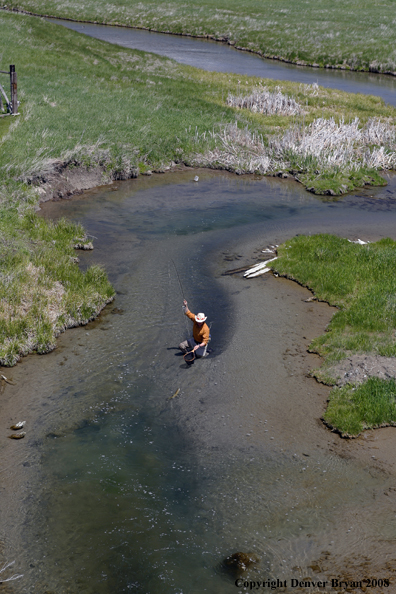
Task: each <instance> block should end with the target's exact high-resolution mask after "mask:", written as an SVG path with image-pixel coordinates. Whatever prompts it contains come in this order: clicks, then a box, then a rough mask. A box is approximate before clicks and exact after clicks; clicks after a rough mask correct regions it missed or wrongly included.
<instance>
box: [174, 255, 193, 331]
mask: <svg viewBox="0 0 396 594" xmlns="http://www.w3.org/2000/svg"><path fill="white" fill-rule="evenodd" d="M171 260H172V264H173V266H174V268H175V272H176V276H177V280H178V281H179V286H180V292H181V295H182V298H183V301H186V298H185V297H184V289H183V285H182V282H181V280H180V276H179V273H178V271H177V268H176V264H175V262H174V260H173V258H171ZM183 307H184V306H183ZM184 324H185V327H186V334H187V335H188V334H189V330H188V323H187V320H186V319H185V320H184Z"/></svg>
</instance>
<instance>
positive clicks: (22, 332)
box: [0, 204, 114, 365]
mask: <svg viewBox="0 0 396 594" xmlns="http://www.w3.org/2000/svg"><path fill="white" fill-rule="evenodd" d="M24 211H25V212H24V214H22V215H21V214H20V213H18V210H17V209H15V208H10V206H9V205H7V204H6V205H4V204H3V205H2V206H1V207H0V364H1V365H15V363H16V362H17V361H18V360H19V359H20V357H21V356H23V355H26V354H28V353H29V352H31V351H37V352H38V353H45V352H48V351H50V350H52V349H53V348H54V347H55V338H56V336H57V335H58V334H59V333H60V332H62V331H64V329H65V328H66V327H70V326H77V325H79V324H85V323H87V321H88V320H89V319H93V318H94V317H95V316H96V315H97V314H98V313H99V311H100V310H101V309H102V308H103V307H104V305H105V303H106V302H108V301H109V300H111V298H112V297H113V295H114V290H113V288H112V287H111V285H110V283H109V282H108V280H107V276H106V273H105V272H104V270H102V269H101V268H100V267H98V266H93V267H91V268H89V269H88V270H87V271H86V272H85V273H83V272H81V271H80V270H79V268H78V266H77V265H76V263H75V262H74V258H75V256H76V252H75V250H74V248H73V245H74V244H75V243H76V239H78V238H81V237H84V235H85V234H84V230H83V229H82V228H81V227H80V226H78V225H75V224H72V223H70V222H68V221H65V220H61V221H59V222H58V223H51V222H48V221H45V220H44V219H42V218H40V217H38V216H37V215H36V214H35V213H34V212H32V211H30V212H29V209H28V208H26V207H25V209H24Z"/></svg>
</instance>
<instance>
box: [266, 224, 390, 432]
mask: <svg viewBox="0 0 396 594" xmlns="http://www.w3.org/2000/svg"><path fill="white" fill-rule="evenodd" d="M278 253H279V259H278V260H276V261H275V262H274V263H273V264H272V268H273V269H274V270H276V271H277V272H279V273H280V274H283V275H286V276H287V277H288V278H291V279H294V280H297V281H298V282H299V283H301V284H302V285H304V286H307V287H309V288H310V289H311V290H312V291H313V292H314V294H315V296H316V297H317V298H318V299H320V300H323V301H327V302H328V303H329V304H331V305H335V306H337V307H338V308H339V311H337V312H336V313H335V314H334V316H333V317H332V319H331V321H330V323H329V325H328V327H327V329H326V332H325V334H323V335H322V336H320V337H319V338H316V339H315V340H313V342H312V343H311V344H310V347H309V349H310V351H312V352H317V353H319V354H320V355H321V356H322V357H324V359H325V361H324V365H323V367H322V368H321V369H320V370H318V371H317V372H316V373H315V375H316V376H317V377H319V378H320V379H323V378H324V377H325V376H326V374H328V370H329V368H330V367H331V365H332V364H334V363H335V362H336V361H338V360H341V359H342V358H344V357H346V356H348V355H351V354H354V353H371V354H375V355H380V356H385V357H395V356H396V242H395V241H393V240H391V239H382V240H380V241H378V242H376V243H370V244H367V245H358V244H353V243H350V242H349V241H348V240H347V239H343V238H340V237H336V236H334V235H314V236H310V237H307V236H298V237H295V238H293V239H292V240H290V241H288V242H286V243H285V244H283V245H282V246H280V247H279V249H278ZM395 393H396V389H395V382H394V381H393V380H392V381H390V382H388V381H385V380H377V379H375V378H372V379H370V380H369V381H368V382H366V383H364V384H363V385H362V386H359V387H357V388H356V389H355V388H352V387H351V386H347V387H345V388H334V389H333V390H332V392H331V395H330V403H329V406H328V409H327V411H326V414H325V416H324V418H325V420H326V422H328V423H329V424H331V425H332V426H334V427H336V428H337V429H339V430H340V431H341V432H342V433H348V434H352V435H354V434H356V433H359V432H360V431H361V430H362V429H364V428H367V427H376V426H379V425H381V424H383V423H390V422H393V421H394V420H396V419H395V414H396V413H395V408H394V395H395Z"/></svg>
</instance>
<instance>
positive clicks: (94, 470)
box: [10, 171, 396, 594]
mask: <svg viewBox="0 0 396 594" xmlns="http://www.w3.org/2000/svg"><path fill="white" fill-rule="evenodd" d="M195 173H196V172H195V171H194V172H189V171H186V172H183V173H180V174H170V175H165V176H154V177H153V178H139V179H138V180H133V181H131V182H122V183H119V184H118V185H117V186H116V187H113V188H111V187H109V188H100V189H97V190H95V191H92V192H88V193H87V194H86V195H84V196H80V197H76V198H74V199H72V200H70V201H62V202H58V203H50V204H47V205H46V206H45V207H44V214H45V216H49V217H52V218H57V217H59V216H66V217H68V218H69V219H71V220H74V221H80V222H82V223H83V224H84V226H85V227H86V229H87V230H88V232H89V233H91V234H92V235H94V236H95V237H96V238H97V239H96V240H95V246H96V247H95V250H94V251H93V252H92V253H82V254H81V265H82V266H83V267H84V266H87V265H89V264H91V263H94V262H98V263H101V264H103V265H104V266H105V267H106V269H107V270H108V272H109V276H110V278H111V281H112V282H113V284H114V286H115V288H116V290H117V296H116V300H115V302H114V303H113V304H111V305H110V306H109V307H108V308H107V310H106V311H105V312H104V313H103V315H102V316H101V317H100V319H99V320H98V321H97V322H95V323H93V324H90V325H89V326H88V327H86V328H80V329H75V330H72V331H68V332H67V333H66V334H65V335H64V336H63V337H61V339H60V340H59V348H58V349H57V350H56V351H54V352H53V353H51V354H50V355H48V356H46V357H40V358H38V357H37V356H35V357H29V358H28V359H27V360H25V361H24V362H23V363H22V365H20V366H19V367H18V368H16V369H15V373H14V381H15V382H16V384H17V385H18V389H19V390H20V392H21V393H22V392H28V393H29V414H30V415H31V420H30V422H29V423H30V424H29V430H30V432H31V435H34V438H33V437H32V438H30V437H29V435H27V437H26V438H25V440H23V441H24V443H25V446H26V447H27V450H26V454H25V466H26V467H24V469H23V472H26V473H27V474H26V480H27V481H28V483H29V485H30V487H29V488H30V489H31V495H30V497H33V500H32V499H31V498H29V497H27V499H26V501H25V504H24V505H25V506H27V507H28V510H29V511H28V515H27V519H26V522H25V524H24V541H23V544H22V545H21V549H20V551H18V561H19V563H20V565H22V567H19V570H22V571H21V572H23V573H24V574H25V575H24V578H23V580H21V581H20V582H19V585H18V588H20V591H21V592H40V593H42V592H44V591H46V592H47V591H48V592H56V593H57V594H58V593H60V592H72V593H77V592H79V593H82V592H84V593H87V594H88V593H90V594H102V593H103V594H105V593H106V594H108V593H114V592H117V593H118V592H120V593H121V592H137V593H150V594H157V593H158V594H162V593H164V594H167V593H169V594H171V593H172V594H176V593H179V594H181V593H185V594H195V593H196V594H200V593H201V592H210V593H212V592H216V593H219V594H226V593H229V592H234V591H235V592H239V591H242V589H237V588H236V587H235V586H234V579H235V577H234V576H232V575H229V574H228V573H227V572H225V571H224V570H223V568H222V566H221V561H222V560H223V559H224V557H225V556H227V555H229V554H230V553H233V552H235V551H238V550H243V551H251V552H255V553H256V554H257V556H258V558H259V562H258V564H257V565H256V566H255V568H253V569H251V570H249V572H248V575H250V577H251V578H252V579H268V578H270V577H275V578H279V579H283V580H284V579H287V580H289V583H290V579H291V578H292V577H295V576H297V577H298V576H300V577H304V576H305V575H306V573H307V572H310V571H311V570H310V569H309V565H310V564H312V563H313V561H314V560H315V559H317V558H318V556H320V554H321V551H323V550H328V551H329V555H330V557H331V558H333V559H334V563H335V564H336V565H337V564H338V566H342V565H343V564H344V561H345V563H346V559H347V558H348V555H352V554H363V553H364V552H365V551H366V549H367V547H369V548H370V550H371V557H372V558H378V559H381V560H382V559H388V558H390V557H389V555H391V554H393V553H392V551H389V550H388V546H390V545H388V543H391V542H393V540H392V539H394V538H395V537H396V525H395V523H394V519H393V517H394V512H393V509H392V506H391V505H390V506H389V507H386V504H387V503H389V502H388V501H385V502H384V499H386V500H388V499H390V498H384V497H379V494H382V493H383V491H384V489H386V488H387V487H388V484H391V483H392V480H391V478H390V477H389V476H387V475H385V474H381V473H379V472H377V471H374V470H373V469H372V468H369V467H366V466H365V465H363V464H360V463H358V462H354V461H352V460H347V459H343V458H341V457H339V456H337V455H335V454H334V453H332V452H331V451H329V449H328V445H327V444H328V443H329V440H331V439H333V438H334V436H331V434H330V433H329V432H328V431H327V430H326V429H325V428H324V427H323V426H322V425H321V424H320V423H319V422H318V418H319V416H320V414H321V412H320V411H322V410H323V406H324V404H325V394H326V392H325V388H321V387H320V386H318V385H317V384H315V382H313V380H309V379H307V378H305V377H302V374H300V375H297V376H296V375H294V374H293V373H290V370H289V371H288V370H287V369H286V367H285V365H284V362H283V357H282V353H283V351H284V350H285V348H287V347H288V346H290V345H291V344H292V343H293V344H294V343H295V344H298V343H299V342H301V335H302V334H303V333H304V332H305V333H306V332H309V328H308V327H307V328H306V329H305V330H303V328H304V327H305V326H306V325H307V324H309V320H310V319H311V317H312V314H310V313H308V312H306V314H304V312H302V313H300V310H299V309H298V307H300V306H299V305H298V304H303V301H302V298H303V297H304V295H305V293H303V291H304V290H303V289H301V288H298V287H297V288H295V290H294V289H293V287H292V286H291V283H289V281H281V280H279V279H278V280H277V279H275V278H273V277H268V278H259V279H254V281H246V280H244V279H243V278H241V277H238V276H221V274H222V272H224V271H225V270H227V269H228V268H232V267H237V266H239V265H240V264H241V263H244V262H245V263H246V262H251V261H252V258H254V257H255V256H254V250H255V249H256V248H258V249H259V250H260V249H263V248H264V247H265V246H266V245H267V244H268V243H280V242H281V241H284V240H286V239H287V238H288V237H290V236H293V235H294V234H296V233H317V232H335V233H338V234H340V235H343V236H346V237H351V238H354V237H357V236H359V237H361V238H363V239H376V238H379V237H382V236H385V235H391V236H393V237H395V236H396V235H395V229H396V201H395V186H396V184H395V179H394V178H390V185H389V186H388V187H387V188H382V189H375V188H374V189H372V188H371V189H370V190H369V191H364V192H361V193H360V194H359V197H356V196H349V197H345V198H344V199H342V200H339V201H337V202H331V201H324V200H321V199H318V198H317V197H314V196H312V195H310V194H308V193H307V192H304V191H303V189H302V188H301V186H299V185H298V184H296V183H294V182H289V181H286V182H284V181H280V180H277V179H261V180H260V179H256V180H254V179H252V178H237V177H235V176H232V175H228V174H224V173H219V172H210V171H201V172H199V176H200V181H199V183H194V182H193V181H192V179H193V176H194V175H195ZM389 192H390V193H389ZM256 255H257V253H256ZM172 260H173V261H174V263H175V265H176V268H177V270H178V273H179V275H180V280H181V282H182V285H183V292H184V291H185V294H186V296H187V297H188V300H189V303H190V305H191V307H192V309H194V310H195V309H197V308H198V309H199V310H202V311H205V312H206V313H207V314H208V316H209V318H208V319H209V321H210V322H212V324H213V326H212V334H213V341H212V348H213V352H212V354H211V355H210V356H209V357H208V358H207V359H205V360H203V361H200V362H198V363H197V364H194V366H192V367H191V368H186V366H185V364H184V363H183V360H182V358H181V357H180V356H179V355H178V353H177V350H176V346H177V344H178V342H179V341H180V340H181V339H182V338H183V337H184V336H185V333H186V326H185V319H184V317H183V315H182V313H181V297H182V296H181V290H180V286H179V283H178V279H177V276H176V274H175V270H174V265H173V263H172ZM230 260H231V261H230ZM295 291H301V292H302V293H301V294H300V293H298V292H297V293H296V292H295ZM278 298H279V299H278ZM282 300H283V301H282ZM293 304H295V305H293ZM306 305H307V304H303V305H302V307H305V306H306ZM115 307H117V310H114V308H115ZM307 307H308V305H307ZM325 307H327V306H326V305H323V308H325ZM296 308H297V309H296ZM323 311H325V310H324V309H323ZM295 312H299V316H300V318H301V320H300V318H299V317H296V313H295ZM304 316H305V317H304ZM178 388H180V389H181V392H180V395H179V396H178V397H176V398H175V399H173V400H169V398H170V397H171V396H172V395H173V394H174V392H175V391H176V389H178ZM29 452H30V453H29ZM29 460H30V461H31V463H30V462H29ZM21 472H22V471H21V468H18V469H15V474H18V475H20V473H21ZM377 494H378V497H377ZM384 506H385V507H384ZM18 511H19V508H18V510H17V512H18ZM357 511H358V515H356V512H357ZM17 512H15V513H17ZM10 513H11V512H10ZM10 522H12V518H10ZM384 534H386V538H383V537H384ZM362 543H363V544H362ZM22 560H23V561H22ZM344 565H345V564H344ZM297 566H298V567H299V568H300V569H299V570H297V569H295V568H296V567H297ZM293 568H294V569H293ZM304 572H305V573H304ZM290 591H291V590H290Z"/></svg>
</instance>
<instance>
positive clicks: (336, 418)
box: [324, 377, 396, 436]
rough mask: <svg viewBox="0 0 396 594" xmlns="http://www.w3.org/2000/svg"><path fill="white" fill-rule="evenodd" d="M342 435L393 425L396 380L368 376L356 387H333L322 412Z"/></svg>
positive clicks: (395, 414) (356, 433)
mask: <svg viewBox="0 0 396 594" xmlns="http://www.w3.org/2000/svg"><path fill="white" fill-rule="evenodd" d="M324 420H325V422H326V423H327V424H329V425H331V426H332V427H335V428H337V430H338V431H339V432H340V433H341V434H342V435H343V436H356V435H358V434H359V433H361V432H362V431H363V430H364V429H373V428H377V427H381V426H386V425H395V424H396V382H395V380H393V379H391V380H382V379H379V378H376V377H371V378H370V379H369V380H367V382H365V383H364V384H361V385H360V386H357V387H352V386H344V387H342V388H334V389H333V390H332V392H331V396H330V401H329V404H328V407H327V410H326V413H325V415H324Z"/></svg>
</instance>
